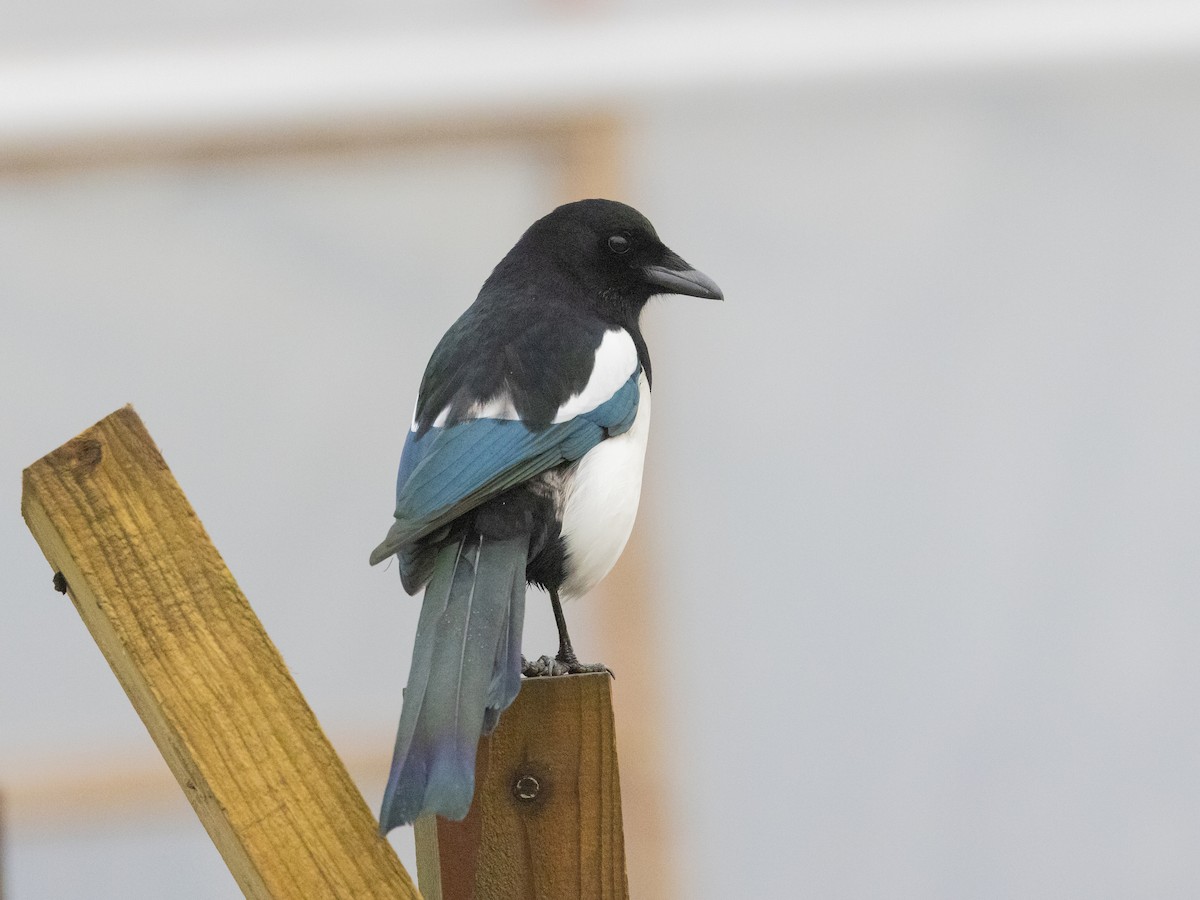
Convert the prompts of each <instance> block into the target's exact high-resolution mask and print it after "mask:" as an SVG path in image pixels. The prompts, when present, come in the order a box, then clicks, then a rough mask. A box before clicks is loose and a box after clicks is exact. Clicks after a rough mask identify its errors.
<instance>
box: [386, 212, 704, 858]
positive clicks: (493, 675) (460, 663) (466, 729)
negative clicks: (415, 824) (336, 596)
mask: <svg viewBox="0 0 1200 900" xmlns="http://www.w3.org/2000/svg"><path fill="white" fill-rule="evenodd" d="M655 294H689V295H691V296H695V297H705V298H711V299H716V300H721V299H724V298H723V296H722V293H721V289H720V288H719V287H717V285H716V284H715V283H714V282H713V281H712V280H711V279H710V278H709V277H708V276H706V275H704V274H703V273H701V272H698V271H696V270H695V269H693V268H692V267H691V266H689V265H688V264H687V263H686V262H684V261H683V260H682V259H681V258H680V257H679V256H677V255H676V254H675V253H673V252H671V251H670V250H669V249H667V247H666V246H665V245H664V244H663V243H662V241H660V240H659V238H658V235H657V234H656V233H655V230H654V227H653V226H652V225H651V224H650V222H649V221H648V220H647V219H646V218H645V217H644V216H642V215H641V213H639V212H637V211H636V210H635V209H633V208H631V207H629V206H626V205H625V204H623V203H617V202H615V201H612V200H581V201H579V202H576V203H568V204H566V205H565V206H560V207H558V209H556V210H554V211H553V212H551V213H549V214H548V215H546V216H544V217H543V218H541V219H539V220H538V221H536V222H534V223H533V225H531V226H530V227H529V229H528V230H527V231H526V232H525V234H524V235H522V236H521V239H520V240H519V241H517V244H516V246H514V247H513V249H512V250H510V251H509V253H508V255H507V256H505V257H504V259H502V260H501V261H500V263H499V265H497V266H496V268H495V269H494V270H493V271H492V274H491V275H490V276H489V277H488V279H487V281H485V282H484V285H483V288H482V289H481V290H480V292H479V296H478V297H477V298H476V300H475V302H474V303H473V304H472V305H471V306H470V307H469V308H468V309H467V311H466V312H465V313H463V314H462V316H461V317H460V318H459V319H458V321H456V322H455V323H454V324H453V325H452V326H451V327H450V329H449V331H447V332H446V334H445V336H444V337H443V338H442V339H441V341H440V342H439V343H438V345H437V348H436V349H435V350H434V351H433V356H432V357H431V358H430V360H429V364H428V366H427V367H426V369H425V376H424V378H423V379H422V380H421V386H420V390H419V392H418V395H417V402H416V408H415V410H414V412H413V417H412V426H411V428H410V429H409V431H408V435H407V437H406V439H405V442H404V449H403V451H402V453H401V456H400V471H399V474H398V476H397V479H396V512H395V519H396V520H395V522H394V523H393V524H392V526H391V529H390V530H389V531H388V533H387V536H386V537H385V538H384V540H383V542H382V543H381V544H380V545H379V546H378V547H376V548H375V550H374V552H373V553H372V554H371V564H372V565H375V564H376V563H379V562H381V561H382V560H385V559H389V558H391V557H396V559H397V560H398V561H399V569H400V578H401V581H402V583H403V585H404V589H405V590H406V591H407V592H408V593H410V594H415V593H416V592H417V591H418V590H420V589H421V588H422V587H423V588H425V596H424V600H423V601H422V606H421V615H420V619H419V621H418V624H417V634H416V641H415V646H414V648H413V658H412V667H411V669H410V671H409V676H408V686H407V687H406V688H405V691H404V704H403V708H402V711H401V714H400V726H399V729H398V732H397V735H396V748H395V754H394V757H393V760H392V766H391V772H390V775H389V779H388V785H387V789H386V791H385V793H384V798H383V808H382V811H381V813H380V817H379V823H380V824H379V827H380V832H381V833H383V834H386V833H387V832H388V831H390V830H391V829H392V828H394V827H396V826H398V825H404V824H408V823H410V822H412V821H414V820H415V819H416V818H417V817H419V816H422V815H425V814H428V813H438V814H439V815H442V816H444V817H445V818H448V819H462V818H464V817H465V816H466V814H467V812H468V810H469V809H470V805H471V799H472V796H473V795H474V789H475V754H476V749H477V745H478V742H479V738H480V735H481V734H488V733H490V732H491V731H492V729H493V728H495V727H496V723H497V722H498V721H499V718H500V714H501V712H503V711H504V709H505V708H507V707H508V705H509V704H510V703H512V702H513V700H514V699H515V698H516V696H517V692H518V691H519V690H520V687H521V676H522V674H523V673H524V674H527V675H535V674H564V673H578V672H588V671H606V670H605V668H604V667H603V666H597V665H587V664H583V663H580V662H579V660H578V659H577V658H576V655H575V651H574V649H573V648H572V646H571V640H570V637H569V635H568V634H567V626H566V621H565V619H564V618H563V613H562V605H561V600H563V599H571V598H575V597H580V596H582V595H584V594H586V593H587V592H588V591H589V590H591V589H592V588H593V587H594V586H595V585H596V583H597V582H599V581H600V579H602V578H603V577H604V576H605V575H607V574H608V571H609V570H610V569H611V568H612V567H613V565H614V564H615V563H616V561H617V557H618V556H620V554H621V551H622V550H623V549H624V547H625V542H626V541H627V540H628V539H629V533H630V531H631V530H632V528H633V520H634V515H635V514H636V512H637V507H638V497H639V494H640V492H641V481H642V461H643V458H644V456H645V451H646V435H647V431H648V429H649V426H650V383H651V374H650V355H649V352H648V351H647V349H646V341H645V339H644V338H643V337H642V332H641V329H640V327H639V324H638V322H639V318H640V316H641V312H642V309H643V308H644V307H645V305H646V302H647V301H648V300H649V299H650V297H651V296H653V295H655ZM527 583H528V584H533V585H536V586H538V587H541V588H544V589H545V591H546V592H547V593H548V594H549V595H550V603H551V606H552V608H553V611H554V619H555V622H556V624H557V626H558V639H559V648H558V653H557V655H556V656H555V658H554V659H550V658H549V657H542V659H541V660H539V661H538V662H537V663H536V664H529V663H526V662H525V660H524V657H523V656H522V654H521V629H522V624H523V621H524V616H525V586H526V584H527Z"/></svg>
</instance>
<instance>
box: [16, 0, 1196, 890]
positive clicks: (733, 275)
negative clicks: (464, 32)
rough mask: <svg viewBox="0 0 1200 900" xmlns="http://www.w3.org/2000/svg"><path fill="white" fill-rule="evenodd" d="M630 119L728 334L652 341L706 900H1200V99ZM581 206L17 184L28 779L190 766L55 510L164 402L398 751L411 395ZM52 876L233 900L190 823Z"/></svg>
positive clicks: (944, 95)
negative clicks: (122, 665) (151, 765)
mask: <svg viewBox="0 0 1200 900" xmlns="http://www.w3.org/2000/svg"><path fill="white" fill-rule="evenodd" d="M58 6H59V7H60V11H61V12H62V15H63V16H65V17H66V16H69V15H74V14H75V13H77V12H78V11H79V10H77V9H76V6H75V4H73V3H72V4H63V3H60V4H58ZM68 7H69V9H68ZM50 8H51V7H48V6H45V5H42V6H39V7H37V8H36V9H35V8H34V7H33V6H29V8H28V9H26V10H24V12H25V13H26V14H27V15H28V16H30V17H31V19H32V17H33V16H34V15H35V14H36V15H43V14H44V15H45V16H47V18H46V19H45V20H44V21H41V22H35V21H28V22H26V23H25V26H24V29H23V30H20V29H18V30H17V31H14V32H10V34H16V35H18V37H19V38H20V39H22V40H28V41H30V42H33V41H34V39H35V38H37V39H39V40H40V39H41V37H39V36H44V35H46V34H57V33H59V32H57V31H56V30H55V29H56V28H58V24H57V23H56V22H52V21H51V20H50V19H49V18H48V16H49V15H50V14H49V13H48V12H45V10H48V9H50ZM364 8H365V7H364ZM515 8H517V7H516V6H514V9H515ZM181 9H182V7H181ZM206 9H210V8H207V7H206ZM211 9H217V10H219V9H220V8H219V7H216V8H211ZM39 10H42V11H43V12H39ZM132 10H134V4H124V5H123V6H122V7H115V6H114V7H113V15H114V17H117V16H118V13H120V15H130V16H132V15H133V13H132V12H131V11H132ZM230 14H231V15H232V13H230ZM164 15H165V13H164ZM212 15H214V16H215V15H216V13H212ZM323 15H328V11H326V12H325V13H323ZM364 15H365V13H364ZM380 15H382V13H380ZM229 27H230V28H234V29H236V28H237V27H239V26H238V25H237V24H236V22H235V24H234V25H233V26H229ZM110 30H111V32H112V33H113V34H116V33H118V32H121V28H120V27H119V26H117V25H113V26H112V27H111V29H110ZM122 33H123V32H122ZM61 34H62V35H64V38H63V39H64V40H67V39H68V38H70V39H72V40H75V39H78V34H77V33H76V30H75V29H74V28H73V27H67V26H66V25H63V27H62V31H61ZM12 39H13V40H14V41H15V40H17V37H14V38H12ZM98 40H99V38H98ZM628 113H629V115H630V130H629V176H630V183H631V190H630V193H629V196H628V197H626V198H624V199H627V200H629V201H630V202H633V203H634V204H635V205H637V206H638V207H639V208H641V209H642V210H643V211H644V212H646V213H647V214H648V215H649V216H650V217H651V218H652V219H653V221H654V222H655V223H656V224H657V225H658V226H659V229H660V231H661V233H662V234H663V236H664V237H665V238H666V240H667V241H668V242H669V243H670V244H671V245H672V246H673V247H674V248H675V249H677V250H678V251H680V252H681V253H682V254H683V255H684V256H685V257H686V258H687V259H689V260H690V261H692V262H693V263H694V264H696V265H697V266H699V267H701V268H702V269H704V270H705V271H706V272H707V273H708V274H710V275H711V276H712V277H714V278H715V279H716V280H717V281H718V282H719V283H720V284H721V285H722V287H723V288H724V289H725V293H726V296H727V298H728V300H727V302H726V303H725V304H724V305H718V304H711V303H704V302H701V301H697V300H694V299H688V298H671V299H667V300H663V301H657V302H656V303H655V305H654V307H653V308H652V309H651V311H650V312H649V313H648V316H647V320H648V328H647V330H648V334H649V339H650V343H651V350H652V353H653V355H654V362H655V375H656V379H655V389H656V390H655V422H654V437H653V439H652V441H651V447H650V458H649V468H648V476H647V477H648V490H647V497H646V502H645V506H644V510H643V515H644V516H646V517H647V521H648V523H650V524H651V525H652V526H653V529H652V531H651V532H650V533H651V534H652V535H653V540H654V547H653V552H654V554H655V555H656V557H657V559H658V560H659V561H660V562H659V565H660V566H661V571H662V572H663V573H664V577H663V592H662V596H661V602H662V604H663V607H664V612H663V614H662V615H661V617H660V618H661V620H662V621H665V622H669V623H670V626H671V632H670V639H669V641H668V642H666V644H665V652H666V653H667V654H668V657H669V660H670V662H671V664H672V668H671V672H670V675H669V680H668V683H667V685H666V686H665V692H666V695H667V700H668V703H669V706H668V708H669V710H670V717H669V719H668V721H666V722H664V723H663V728H664V730H665V731H666V732H667V733H668V734H669V737H670V742H671V745H672V746H673V747H677V748H678V750H676V751H673V752H672V756H671V759H670V762H671V764H672V767H673V781H672V784H671V785H670V788H671V795H670V796H671V807H670V810H669V811H670V813H671V815H672V824H673V828H674V829H676V831H677V833H678V834H679V838H678V847H679V851H680V859H678V860H677V861H676V862H677V865H678V868H679V870H680V872H681V873H683V876H684V878H685V881H684V892H683V895H684V896H686V897H689V898H693V897H694V898H718V897H779V898H788V897H793V896H798V895H805V896H813V897H823V898H825V897H828V898H835V897H836V898H843V897H844V898H864V900H867V898H878V897H898V898H945V900H958V898H963V897H972V898H1011V897H1021V898H1047V900H1051V898H1061V897H1082V898H1109V897H1111V898H1129V897H1138V898H1143V897H1155V898H1194V897H1196V896H1200V854H1197V852H1196V848H1197V846H1200V767H1198V766H1200V721H1198V720H1197V709H1198V708H1200V671H1198V670H1197V653H1196V646H1197V642H1198V641H1200V603H1198V602H1197V599H1198V595H1200V554H1198V553H1197V546H1196V545H1197V538H1198V536H1200V467H1198V465H1197V460H1198V459H1200V416H1198V411H1200V353H1198V352H1197V336H1198V335H1200V304H1198V303H1197V285H1198V283H1200V253H1198V252H1197V248H1198V247H1200V215H1198V214H1197V210H1198V208H1200V163H1198V162H1197V160H1200V61H1194V62H1191V63H1189V62H1187V61H1186V60H1184V61H1177V62H1173V63H1161V64H1160V63H1155V62H1154V61H1152V60H1150V61H1145V62H1142V63H1137V64H1128V65H1121V66H1111V67H1105V66H1082V67H1070V68H1058V67H1053V66H1051V67H1046V68H1043V69H1039V70H1033V71H997V72H994V73H990V74H987V73H984V74H974V75H969V76H964V77H946V76H939V77H934V76H926V77H918V76H913V77H907V78H899V79H884V80H864V81H861V82H854V81H850V82H831V83H829V84H827V85H821V86H814V87H810V88H806V89H794V90H786V91H785V90H777V91H770V90H767V91H761V90H760V91H754V92H753V93H751V92H747V91H738V90H732V89H731V90H729V91H726V92H718V93H716V94H713V95H710V96H707V97H696V96H691V97H686V98H680V99H671V98H664V99H661V100H657V101H647V102H644V103H641V104H639V105H636V106H635V107H633V108H631V109H629V110H628ZM552 197H553V188H552V183H551V178H550V175H549V173H548V171H547V168H546V165H545V160H543V159H542V158H540V157H539V155H538V154H537V153H531V152H529V151H528V148H526V147H523V146H521V145H518V144H512V145H504V146H498V147H494V148H491V149H475V150H462V151H456V152H451V153H440V152H439V153H424V152H408V153H401V152H391V153H375V154H359V155H348V156H337V157H331V158H309V159H305V160H283V161H280V160H262V161H255V162H246V163H240V164H234V163H226V164H208V165H204V164H191V165H161V166H153V167H137V168H117V169H109V170H104V171H95V172H83V173H57V174H43V175H38V176H31V177H24V178H9V179H5V180H0V304H2V309H3V319H2V323H3V327H2V328H0V379H2V383H3V384H4V389H3V392H2V394H0V423H3V424H2V427H3V432H2V433H3V441H2V442H0V473H4V475H3V477H2V478H0V511H4V512H3V515H0V572H2V573H3V574H2V575H0V590H2V592H3V595H2V602H3V605H4V618H3V621H4V625H3V629H2V631H0V784H2V783H3V779H4V778H5V777H6V776H5V773H6V772H13V771H17V772H19V771H22V770H23V769H22V767H25V766H27V764H28V763H29V762H30V761H31V760H36V761H39V762H45V761H47V760H51V761H53V760H64V761H71V762H70V764H71V765H72V766H86V761H87V759H88V758H89V757H90V756H101V757H103V758H106V759H107V758H112V756H113V755H114V754H118V753H121V752H125V751H126V748H132V749H130V750H129V752H136V753H139V754H143V755H146V756H147V757H149V756H151V755H152V754H153V750H152V748H151V747H150V745H149V740H148V738H147V737H146V736H145V733H144V730H143V728H142V726H141V724H140V722H139V721H138V720H137V718H136V716H135V715H134V713H133V712H132V710H131V709H130V707H129V705H128V702H127V701H126V700H125V698H124V696H123V694H122V693H121V692H120V689H119V687H118V686H117V684H116V682H115V680H114V679H113V678H112V677H111V675H110V674H109V671H108V669H107V666H106V665H105V663H104V662H103V660H102V659H101V657H100V655H99V652H98V651H97V650H96V648H95V646H94V644H93V643H92V641H91V639H90V638H89V637H88V636H87V635H86V633H85V631H84V629H83V627H82V625H81V624H80V622H79V621H78V617H77V615H76V614H75V612H74V610H73V609H72V607H71V606H70V604H69V602H67V601H66V600H65V599H63V598H61V597H59V596H58V595H57V594H54V593H53V592H52V591H51V590H50V572H49V569H48V567H47V566H46V564H45V562H44V560H43V559H42V558H41V555H40V553H39V552H38V550H37V548H36V546H35V545H34V543H33V540H32V538H31V537H30V536H29V535H28V533H27V531H26V530H25V527H24V524H23V523H22V521H21V520H20V517H19V513H18V504H19V474H20V470H21V468H22V467H23V466H25V465H27V464H28V463H30V462H32V461H33V460H34V459H36V458H38V457H39V456H41V455H42V454H43V453H45V452H46V451H48V450H50V449H52V448H53V447H55V446H57V445H58V444H60V443H62V442H63V441H64V440H66V439H67V438H69V437H71V436H72V435H73V434H74V433H75V432H76V431H78V430H79V429H80V428H82V427H84V426H85V425H87V424H89V423H91V422H92V421H94V420H96V419H98V418H100V417H101V416H103V415H105V414H107V413H108V412H110V411H111V410H112V409H114V408H116V407H118V406H120V405H121V404H123V403H125V402H127V401H132V402H134V403H135V404H136V406H137V408H138V410H139V412H140V413H141V414H142V416H143V418H144V419H145V420H146V422H147V424H148V425H149V427H150V429H151V432H152V433H153V435H154V436H155V438H156V439H157V441H158V442H159V444H160V446H161V447H162V449H163V451H164V453H165V454H166V457H167V459H168V461H169V462H170V464H171V466H172V468H173V470H174V471H175V473H176V475H177V476H178V478H179V479H180V481H181V482H182V483H183V485H184V487H185V489H186V490H187V492H188V494H189V497H190V498H191V500H192V502H193V504H194V505H195V506H196V508H197V510H198V512H199V514H200V515H201V517H202V518H203V520H204V522H205V524H206V525H207V527H208V529H209V531H210V532H211V534H212V535H213V537H214V539H215V540H216V543H217V545H218V547H219V548H220V549H221V551H222V553H223V554H224V556H225V558H226V561H227V562H228V563H229V565H230V567H231V568H232V569H233V571H234V573H235V574H236V576H237V577H238V579H239V581H240V583H241V584H242V586H243V588H244V589H245V590H246V592H247V594H248V595H249V596H250V597H251V598H252V599H253V601H254V604H255V607H256V609H257V610H258V612H259V614H260V616H261V617H262V619H263V620H264V622H265V624H266V626H267V628H268V630H269V632H270V633H271V635H272V637H273V638H274V640H275V641H276V643H277V645H278V646H279V648H280V650H281V651H282V653H283V655H284V657H285V659H286V660H287V662H288V664H289V666H290V667H291V669H292V671H293V672H294V674H295V675H296V678H297V679H298V681H299V683H300V686H301V688H302V689H303V690H304V692H305V694H306V695H307V697H308V698H309V700H310V701H311V702H312V704H313V706H314V708H315V709H316V712H317V714H318V716H319V717H320V719H321V721H322V723H323V724H324V725H325V727H326V728H327V729H328V731H329V732H330V733H331V736H332V737H333V739H334V741H335V743H337V744H339V746H341V745H342V744H344V743H347V742H349V743H354V744H355V745H356V746H357V745H359V744H360V743H361V740H360V739H361V737H362V736H363V735H369V736H376V735H382V736H383V739H384V740H390V733H391V730H392V728H393V727H394V723H395V717H396V714H397V711H398V709H399V684H400V683H401V682H402V680H403V674H404V669H405V667H406V666H407V654H408V652H409V643H410V639H411V633H412V626H413V623H414V621H415V614H416V603H415V602H412V601H405V600H401V599H399V597H398V595H399V586H398V584H397V583H396V581H395V578H394V573H387V574H383V573H380V572H378V571H375V570H370V569H368V568H366V566H365V565H364V559H365V554H366V552H367V550H369V548H370V547H371V546H373V545H374V543H375V541H376V540H377V539H378V537H379V535H380V533H381V531H382V529H383V528H385V527H386V523H387V519H388V515H389V512H390V502H389V494H390V490H391V480H392V475H393V471H394V466H395V461H396V454H397V451H398V447H399V442H400V440H401V437H402V433H403V429H404V425H405V420H406V417H407V415H408V412H409V410H410V408H411V403H412V397H413V392H414V390H415V387H416V383H417V380H418V379H419V375H420V371H421V369H422V367H423V365H424V362H425V359H426V357H427V355H428V353H429V351H430V349H431V348H432V346H433V343H434V342H435V341H436V339H437V337H438V336H439V335H440V333H441V331H442V330H443V329H444V328H445V327H446V325H448V324H449V322H450V321H452V319H453V318H454V317H455V316H456V315H457V314H458V312H459V311H460V310H461V309H462V308H463V307H464V306H465V305H466V304H467V303H468V302H469V301H470V299H472V297H473V296H474V292H475V291H476V290H477V288H478V285H479V284H480V283H481V281H482V279H483V278H484V277H485V276H486V274H487V272H488V271H489V270H490V268H491V266H492V265H493V264H494V263H495V262H496V260H498V259H499V257H500V256H501V255H502V254H503V253H504V252H505V251H506V250H507V249H508V247H509V246H511V244H512V242H513V241H514V240H515V238H516V237H517V236H518V235H519V233H520V231H521V230H522V229H523V228H524V227H525V226H526V225H527V224H528V223H529V222H530V221H532V219H533V218H535V217H536V216H538V215H540V214H542V213H543V212H545V211H546V210H547V208H548V207H549V205H550V204H551V203H552ZM547 628H548V626H547V624H546V623H545V622H544V621H540V622H539V621H535V623H534V625H533V629H534V632H535V635H537V634H543V633H548V632H547V631H546V629H547ZM619 688H620V689H621V690H636V687H635V686H626V685H624V684H621V685H619ZM10 777H11V776H10ZM365 787H366V791H367V795H368V800H369V802H370V803H372V805H374V804H375V803H376V802H377V799H378V790H379V786H378V785H375V786H365ZM372 790H374V793H372ZM403 839H404V840H406V839H407V838H403ZM9 844H10V846H9V850H8V858H7V860H6V872H7V875H8V877H9V888H10V892H11V897H12V900H39V898H49V897H64V898H73V897H89V898H109V897H112V898H117V897H121V898H135V897H162V896H172V897H187V898H190V897H195V898H211V897H232V896H236V895H237V889H236V887H235V886H234V884H233V882H232V880H231V879H230V877H229V876H228V874H227V872H226V871H225V869H224V866H223V865H222V863H221V861H220V859H219V858H218V856H217V854H216V852H215V851H214V850H213V849H212V847H211V845H210V844H209V842H208V840H207V838H206V836H205V835H204V833H203V830H202V829H201V828H200V826H199V825H198V824H197V823H196V821H195V819H194V817H193V816H192V814H191V813H190V811H188V810H187V809H186V808H181V809H179V810H178V811H177V812H176V813H173V814H164V815H162V816H160V817H156V818H153V819H147V820H145V821H132V822H123V823H120V824H118V825H115V826H114V825H112V824H107V823H103V822H94V821H80V822H79V823H77V824H76V825H72V826H69V827H68V826H55V827H43V828H38V829H26V830H19V829H18V830H14V831H12V832H11V833H10V834H9ZM403 852H405V853H406V854H407V853H408V852H409V851H408V849H407V848H405V849H404V851H403Z"/></svg>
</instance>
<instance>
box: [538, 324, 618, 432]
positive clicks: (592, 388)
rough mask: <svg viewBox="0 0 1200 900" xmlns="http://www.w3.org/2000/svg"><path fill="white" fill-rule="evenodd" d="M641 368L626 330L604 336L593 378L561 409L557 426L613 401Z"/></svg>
mask: <svg viewBox="0 0 1200 900" xmlns="http://www.w3.org/2000/svg"><path fill="white" fill-rule="evenodd" d="M637 366H638V355H637V347H636V346H635V345H634V343H633V338H631V337H630V336H629V332H628V331H626V330H625V329H624V328H616V329H614V330H612V331H606V332H604V337H603V338H602V339H601V340H600V346H599V347H597V348H596V359H595V361H594V362H593V363H592V374H591V375H590V376H589V377H588V382H587V384H585V385H584V386H583V390H582V391H580V392H579V393H578V394H572V395H571V396H570V397H568V398H567V400H566V402H565V403H563V405H562V406H560V407H559V408H558V413H557V414H555V416H554V423H555V424H556V425H557V424H558V423H560V422H569V421H571V419H573V418H575V417H576V416H577V415H579V414H580V413H585V412H591V411H592V410H593V409H595V408H596V407H597V406H599V405H600V404H602V403H604V402H605V401H607V400H609V399H611V398H612V395H613V394H615V393H616V392H617V391H619V390H620V389H621V385H623V384H624V383H625V382H626V381H628V380H629V376H630V375H632V374H633V373H634V371H635V370H636V369H637Z"/></svg>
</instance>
